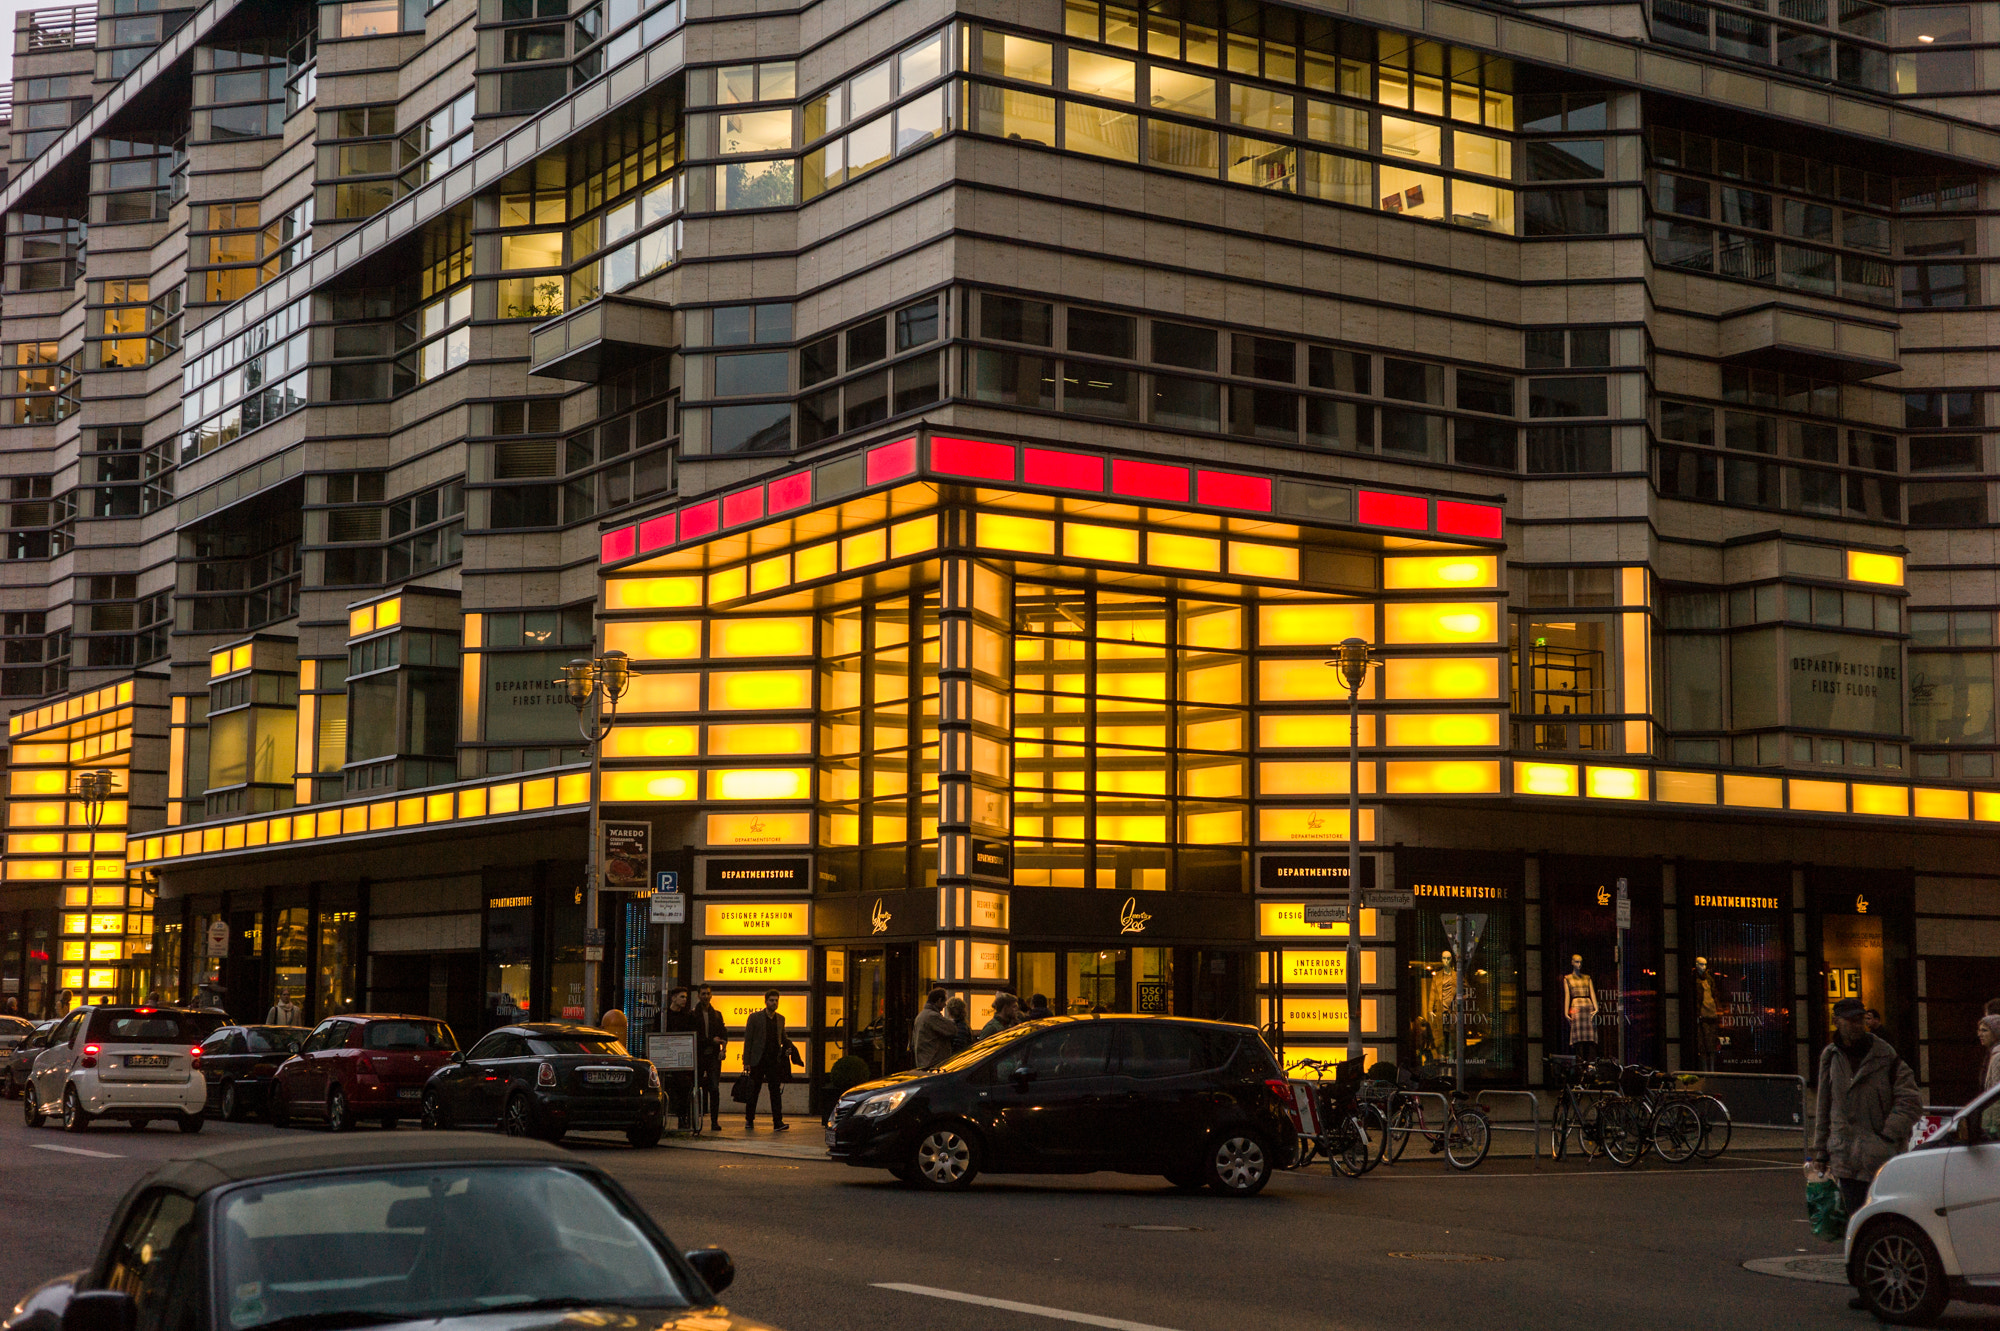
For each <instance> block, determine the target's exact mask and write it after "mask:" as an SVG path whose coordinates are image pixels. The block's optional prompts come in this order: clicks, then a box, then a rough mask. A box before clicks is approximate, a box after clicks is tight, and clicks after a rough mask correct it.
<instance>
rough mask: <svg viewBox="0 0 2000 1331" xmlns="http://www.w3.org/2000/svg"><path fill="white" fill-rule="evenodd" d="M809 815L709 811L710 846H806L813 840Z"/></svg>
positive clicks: (801, 812)
mask: <svg viewBox="0 0 2000 1331" xmlns="http://www.w3.org/2000/svg"><path fill="white" fill-rule="evenodd" d="M811 819H812V815H811V814H809V813H806V812H804V811H803V810H800V811H797V812H792V813H711V814H709V815H708V844H709V845H711V846H805V845H810V844H812V822H811Z"/></svg>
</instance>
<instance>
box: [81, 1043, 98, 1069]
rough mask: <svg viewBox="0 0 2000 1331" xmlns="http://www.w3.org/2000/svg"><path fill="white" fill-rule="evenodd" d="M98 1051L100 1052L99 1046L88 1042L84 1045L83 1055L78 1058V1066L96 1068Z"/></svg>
mask: <svg viewBox="0 0 2000 1331" xmlns="http://www.w3.org/2000/svg"><path fill="white" fill-rule="evenodd" d="M97 1053H98V1050H97V1046H96V1045H94V1044H87V1045H85V1046H84V1047H83V1057H82V1058H80V1059H78V1060H77V1066H78V1067H84V1068H94V1067H96V1066H97Z"/></svg>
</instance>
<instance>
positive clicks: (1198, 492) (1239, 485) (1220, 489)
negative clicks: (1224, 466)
mask: <svg viewBox="0 0 2000 1331" xmlns="http://www.w3.org/2000/svg"><path fill="white" fill-rule="evenodd" d="M1194 498H1195V502H1196V503H1198V504H1207V505H1209V506H1211V507H1213V508H1245V509H1249V510H1251V511H1252V512H1256V513H1269V512H1270V511H1271V480H1270V478H1269V477H1268V476H1239V475H1237V474H1236V473H1234V472H1228V471H1196V472H1195V474H1194Z"/></svg>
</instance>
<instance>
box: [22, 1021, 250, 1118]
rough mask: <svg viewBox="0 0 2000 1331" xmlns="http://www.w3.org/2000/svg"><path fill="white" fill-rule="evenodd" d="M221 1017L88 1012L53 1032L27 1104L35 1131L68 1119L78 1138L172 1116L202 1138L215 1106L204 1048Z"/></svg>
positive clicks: (34, 1072) (33, 1071) (25, 1099)
mask: <svg viewBox="0 0 2000 1331" xmlns="http://www.w3.org/2000/svg"><path fill="white" fill-rule="evenodd" d="M215 1025H216V1018H214V1017H212V1016H210V1015H208V1014H207V1013H202V1012H188V1011H184V1010H182V1009H180V1008H166V1007H81V1008H77V1009H76V1010H75V1011H73V1012H71V1013H70V1014H69V1015H68V1016H66V1017H64V1018H63V1019H62V1021H61V1022H60V1023H58V1024H57V1026H56V1028H55V1029H54V1030H53V1031H51V1032H49V1043H48V1047H47V1048H46V1049H44V1050H42V1052H41V1053H39V1054H37V1055H36V1056H35V1062H34V1066H33V1068H32V1069H31V1070H30V1071H29V1073H28V1084H27V1087H26V1092H27V1093H26V1094H25V1095H24V1096H22V1104H23V1107H24V1108H25V1110H26V1113H27V1120H28V1126H29V1127H31V1128H38V1127H40V1126H41V1125H42V1120H43V1119H45V1118H47V1117H48V1116H50V1115H52V1114H54V1115H60V1116H61V1118H62V1125H63V1127H64V1128H65V1129H67V1130H68V1131H70V1132H82V1131H83V1130H84V1129H85V1128H87V1127H89V1126H90V1124H91V1122H92V1121H93V1120H95V1119H99V1118H115V1119H120V1120H123V1121H124V1122H127V1123H131V1124H133V1125H134V1126H136V1127H144V1126H145V1125H146V1123H147V1122H148V1121H149V1120H152V1119H156V1118H171V1119H173V1120H174V1121H175V1122H177V1123H179V1124H180V1129H181V1131H182V1132H200V1131H201V1125H202V1110H203V1109H204V1108H206V1106H207V1103H208V1081H207V1079H206V1078H204V1077H203V1076H202V1074H201V1042H202V1040H203V1039H204V1038H205V1037H206V1036H207V1035H208V1034H209V1032H211V1031H213V1030H214V1029H215Z"/></svg>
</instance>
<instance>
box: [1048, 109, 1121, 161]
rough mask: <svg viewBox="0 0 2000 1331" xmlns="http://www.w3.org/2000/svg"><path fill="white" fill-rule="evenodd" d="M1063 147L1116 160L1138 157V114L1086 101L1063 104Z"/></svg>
mask: <svg viewBox="0 0 2000 1331" xmlns="http://www.w3.org/2000/svg"><path fill="white" fill-rule="evenodd" d="M1063 147H1065V148H1067V149H1069V150H1070V151H1071V152H1080V153H1089V154H1091V155H1092V156H1093V157H1108V158H1111V159H1112V160H1113V161H1119V162H1136V161H1138V160H1139V117H1138V116H1136V115H1133V114H1132V113H1131V112H1129V111H1115V110H1112V109H1110V108H1108V107H1102V106H1090V105H1087V104H1085V103H1083V102H1064V103H1063Z"/></svg>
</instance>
